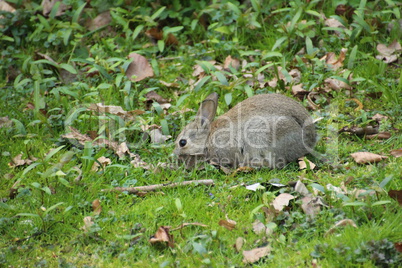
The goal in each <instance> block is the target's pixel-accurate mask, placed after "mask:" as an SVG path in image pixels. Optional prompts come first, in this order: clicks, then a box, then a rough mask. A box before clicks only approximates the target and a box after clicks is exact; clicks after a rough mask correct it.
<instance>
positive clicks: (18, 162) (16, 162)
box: [8, 154, 38, 168]
mask: <svg viewBox="0 0 402 268" xmlns="http://www.w3.org/2000/svg"><path fill="white" fill-rule="evenodd" d="M36 160H38V159H37V158H35V157H31V159H29V158H27V159H22V154H18V155H16V156H15V157H13V158H12V159H11V162H10V163H8V166H9V167H11V168H14V167H19V166H24V165H30V164H32V163H33V162H34V161H36Z"/></svg>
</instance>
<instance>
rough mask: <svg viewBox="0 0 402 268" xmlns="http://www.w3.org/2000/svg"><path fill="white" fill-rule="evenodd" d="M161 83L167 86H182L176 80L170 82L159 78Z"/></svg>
mask: <svg viewBox="0 0 402 268" xmlns="http://www.w3.org/2000/svg"><path fill="white" fill-rule="evenodd" d="M159 83H161V84H162V85H164V86H165V87H173V88H180V85H179V84H178V83H176V82H173V83H168V82H165V81H162V80H159Z"/></svg>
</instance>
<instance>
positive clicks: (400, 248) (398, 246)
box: [394, 242, 402, 253]
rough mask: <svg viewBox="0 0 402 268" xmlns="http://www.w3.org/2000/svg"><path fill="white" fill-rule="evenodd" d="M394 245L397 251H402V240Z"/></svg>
mask: <svg viewBox="0 0 402 268" xmlns="http://www.w3.org/2000/svg"><path fill="white" fill-rule="evenodd" d="M394 246H395V249H396V250H397V251H399V252H401V253H402V242H395V243H394Z"/></svg>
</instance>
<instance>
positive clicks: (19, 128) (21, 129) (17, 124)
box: [11, 118, 27, 135]
mask: <svg viewBox="0 0 402 268" xmlns="http://www.w3.org/2000/svg"><path fill="white" fill-rule="evenodd" d="M11 121H13V123H14V128H15V130H17V132H18V134H20V135H26V134H27V131H26V130H25V127H24V125H23V124H22V123H21V121H19V120H17V119H14V118H13V119H11Z"/></svg>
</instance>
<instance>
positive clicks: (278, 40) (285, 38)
mask: <svg viewBox="0 0 402 268" xmlns="http://www.w3.org/2000/svg"><path fill="white" fill-rule="evenodd" d="M287 39H288V38H287V37H286V36H283V37H281V38H279V39H277V40H276V42H275V44H274V46H273V47H272V49H271V51H275V50H276V49H277V48H278V47H280V46H281V45H282V43H283V42H285V41H286V40H287Z"/></svg>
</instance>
